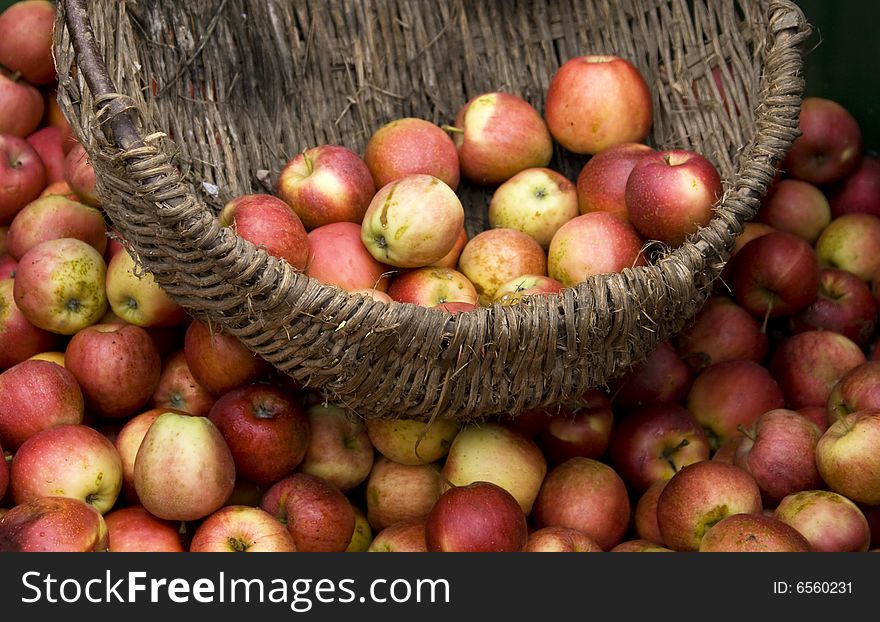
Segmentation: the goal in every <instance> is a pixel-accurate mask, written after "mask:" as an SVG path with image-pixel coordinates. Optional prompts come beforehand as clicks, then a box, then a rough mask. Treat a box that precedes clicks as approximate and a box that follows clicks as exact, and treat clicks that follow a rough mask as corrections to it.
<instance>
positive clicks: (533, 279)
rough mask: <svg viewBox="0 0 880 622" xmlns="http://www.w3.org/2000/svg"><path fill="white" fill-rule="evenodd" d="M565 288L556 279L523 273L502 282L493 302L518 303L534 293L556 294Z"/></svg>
mask: <svg viewBox="0 0 880 622" xmlns="http://www.w3.org/2000/svg"><path fill="white" fill-rule="evenodd" d="M563 289H565V288H564V287H563V285H562V283H560V282H559V281H557V280H556V279H554V278H552V277H549V276H545V275H543V274H523V275H520V276H515V277H513V278H512V279H510V280H509V281H507V282H505V283H502V284H501V285H499V286H498V289H496V290H495V298H494V300H493V302H497V303H499V304H501V305H504V306H512V305H518V304H519V303H520V302H522V301H523V298H528V297H529V296H535V295H547V294H558V293H559V292H561V291H562V290H563Z"/></svg>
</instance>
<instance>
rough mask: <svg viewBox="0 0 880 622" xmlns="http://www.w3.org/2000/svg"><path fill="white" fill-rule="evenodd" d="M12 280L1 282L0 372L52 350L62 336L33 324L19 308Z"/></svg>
mask: <svg viewBox="0 0 880 622" xmlns="http://www.w3.org/2000/svg"><path fill="white" fill-rule="evenodd" d="M12 290H13V280H12V278H4V279H0V370H5V369H9V368H10V367H12V366H13V365H16V364H18V363H21V362H22V361H24V360H26V359H28V358H31V357H32V356H34V355H37V354H39V353H41V352H45V351H47V350H51V349H52V348H54V347H55V345H56V344H57V342H58V335H56V334H55V333H51V332H49V331H47V330H43V329H42V328H37V327H36V326H34V325H33V324H31V323H30V322H29V321H28V320H27V318H26V317H25V316H24V314H23V313H22V312H21V310H20V309H19V308H18V306H16V304H15V298H14V296H13V293H12Z"/></svg>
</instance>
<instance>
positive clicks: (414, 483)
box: [366, 456, 441, 530]
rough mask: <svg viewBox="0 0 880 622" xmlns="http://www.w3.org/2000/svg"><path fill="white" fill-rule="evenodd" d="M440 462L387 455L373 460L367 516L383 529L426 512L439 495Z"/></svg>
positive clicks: (379, 528) (367, 493) (368, 486)
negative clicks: (412, 462)
mask: <svg viewBox="0 0 880 622" xmlns="http://www.w3.org/2000/svg"><path fill="white" fill-rule="evenodd" d="M439 473H440V465H439V464H437V463H429V464H415V465H408V464H399V463H397V462H394V461H392V460H389V459H388V458H386V457H385V456H379V457H378V458H376V461H375V462H374V463H373V468H372V470H371V471H370V476H369V479H367V487H366V500H367V520H368V521H369V523H370V526H371V527H372V528H373V529H376V530H382V529H384V528H385V527H389V526H391V525H393V524H394V523H397V522H399V521H402V520H409V519H413V518H420V517H424V516H427V514H428V512H430V511H431V508H432V507H434V504H435V503H436V502H437V499H438V498H439V497H440V493H441V489H440V475H439Z"/></svg>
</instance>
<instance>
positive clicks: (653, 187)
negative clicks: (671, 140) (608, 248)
mask: <svg viewBox="0 0 880 622" xmlns="http://www.w3.org/2000/svg"><path fill="white" fill-rule="evenodd" d="M720 197H721V176H720V175H719V174H718V170H717V169H716V168H715V165H714V164H712V162H710V161H709V160H708V159H707V158H706V157H704V156H703V155H701V154H699V153H697V152H695V151H690V150H686V149H672V150H666V151H657V152H655V153H649V154H647V155H646V156H644V157H643V158H641V159H639V161H638V162H636V164H635V166H633V169H632V172H630V174H629V177H628V178H627V180H626V190H625V200H626V209H627V213H628V214H629V220H630V222H631V223H632V224H633V226H634V227H635V229H636V231H638V232H639V234H640V235H641V236H642V237H643V238H646V239H649V240H659V241H661V242H665V243H666V244H669V245H670V246H679V245H681V244H682V242H684V241H685V240H686V239H687V238H688V236H690V235H691V234H693V233H695V232H696V231H697V229H699V228H700V227H704V226H706V225H707V224H709V221H710V220H712V217H713V216H714V215H715V211H714V205H715V201H717V200H718V199H719V198H720Z"/></svg>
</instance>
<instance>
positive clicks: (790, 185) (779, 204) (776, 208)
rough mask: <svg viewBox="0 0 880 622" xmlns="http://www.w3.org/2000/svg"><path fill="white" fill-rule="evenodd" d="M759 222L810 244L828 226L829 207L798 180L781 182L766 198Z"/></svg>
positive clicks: (813, 188) (815, 190)
mask: <svg viewBox="0 0 880 622" xmlns="http://www.w3.org/2000/svg"><path fill="white" fill-rule="evenodd" d="M758 219H759V220H760V222H763V223H766V224H768V225H770V226H771V227H773V228H774V229H776V230H777V231H785V232H786V233H791V234H792V235H796V236H798V237H799V238H803V239H804V240H806V241H807V242H809V243H810V244H812V243H814V242H815V241H816V239H817V238H818V237H819V234H820V233H822V230H823V229H824V228H825V227H827V226H828V223H830V222H831V206H830V205H829V204H828V199H827V198H825V195H824V194H823V193H822V191H821V190H820V189H819V188H817V187H816V186H814V185H813V184H811V183H808V182H806V181H801V180H799V179H782V180H780V181H778V182H777V183H776V184H774V185H773V186H772V189H771V191H769V192H768V194H767V195H765V197H764V200H763V201H762V202H761V209H759V210H758Z"/></svg>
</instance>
